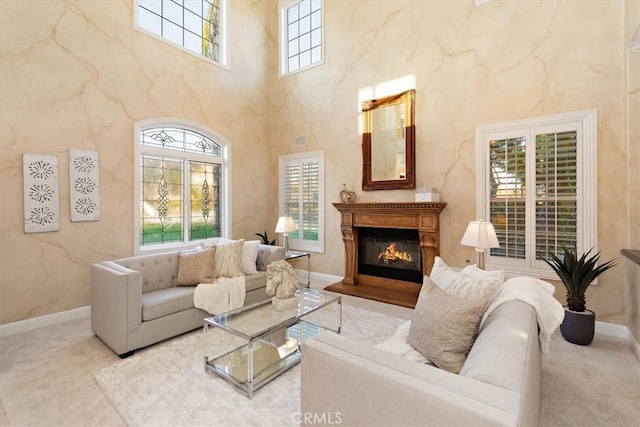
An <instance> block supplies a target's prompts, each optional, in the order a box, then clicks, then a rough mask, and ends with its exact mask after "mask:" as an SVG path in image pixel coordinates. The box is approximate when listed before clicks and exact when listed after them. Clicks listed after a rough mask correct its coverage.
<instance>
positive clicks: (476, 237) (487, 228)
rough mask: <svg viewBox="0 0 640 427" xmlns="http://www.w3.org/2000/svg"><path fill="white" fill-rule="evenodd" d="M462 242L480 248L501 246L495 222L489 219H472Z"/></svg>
mask: <svg viewBox="0 0 640 427" xmlns="http://www.w3.org/2000/svg"><path fill="white" fill-rule="evenodd" d="M460 243H462V244H463V245H465V246H473V247H474V248H478V249H486V248H499V247H500V242H498V237H497V236H496V230H494V228H493V224H491V223H490V222H489V221H471V222H470V223H469V225H468V226H467V230H466V231H465V232H464V236H462V240H461V241H460Z"/></svg>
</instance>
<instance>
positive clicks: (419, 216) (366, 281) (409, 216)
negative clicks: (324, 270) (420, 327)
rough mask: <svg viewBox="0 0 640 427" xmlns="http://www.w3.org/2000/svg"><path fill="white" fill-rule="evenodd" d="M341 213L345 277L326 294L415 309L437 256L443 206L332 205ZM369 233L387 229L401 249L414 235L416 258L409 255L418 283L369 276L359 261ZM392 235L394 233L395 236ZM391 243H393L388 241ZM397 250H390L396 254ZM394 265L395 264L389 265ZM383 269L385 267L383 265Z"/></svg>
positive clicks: (428, 203) (410, 280) (390, 204)
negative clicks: (417, 266)
mask: <svg viewBox="0 0 640 427" xmlns="http://www.w3.org/2000/svg"><path fill="white" fill-rule="evenodd" d="M333 205H334V207H335V208H336V209H337V210H338V211H339V212H340V229H341V233H342V240H343V242H344V247H345V277H344V279H343V280H342V281H341V282H339V283H336V284H333V285H331V286H328V287H327V290H330V291H334V292H340V293H343V294H348V295H356V296H359V297H363V298H369V299H373V300H377V301H382V302H387V303H391V304H397V305H402V306H405V307H411V308H413V307H415V303H416V301H417V299H418V294H419V293H420V288H421V283H422V280H421V279H422V276H423V275H424V274H429V273H430V272H431V268H432V267H433V261H434V258H435V257H436V255H438V254H439V252H440V212H442V210H443V209H444V208H445V206H446V205H447V204H446V203H444V202H424V203H382V202H381V203H334V204H333ZM371 229H387V231H385V232H386V233H389V235H390V236H391V237H398V239H397V240H401V241H402V242H403V243H402V244H403V245H404V240H406V239H405V238H404V236H406V235H407V233H408V232H410V233H413V234H414V235H415V234H417V241H418V245H419V257H418V256H417V254H415V251H414V254H412V255H411V258H412V262H415V259H416V258H419V259H420V264H421V265H420V269H419V273H418V274H419V276H418V277H419V279H417V277H416V276H414V277H413V278H412V279H411V278H409V279H407V278H406V277H401V278H397V277H396V278H393V277H384V275H379V274H376V272H375V271H374V274H373V275H372V274H371V272H372V271H371V270H369V269H368V268H367V267H365V268H364V271H363V265H362V263H361V262H359V261H360V250H361V247H360V245H361V242H360V238H361V237H364V238H367V237H368V236H369V235H370V230H371ZM394 232H395V233H394ZM391 240H393V239H391ZM397 243H398V242H396V247H395V248H392V249H390V250H391V251H392V252H395V251H396V250H397V249H398V247H397V246H398V244H397ZM390 262H394V261H390ZM383 267H384V265H383Z"/></svg>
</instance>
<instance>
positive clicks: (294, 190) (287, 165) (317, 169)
mask: <svg viewBox="0 0 640 427" xmlns="http://www.w3.org/2000/svg"><path fill="white" fill-rule="evenodd" d="M279 163H280V216H284V215H286V216H290V217H292V218H293V220H294V221H295V223H296V225H297V227H298V230H297V231H295V232H293V233H289V247H290V248H291V249H296V250H303V251H313V252H323V251H324V221H323V213H324V153H323V152H322V151H314V152H310V153H300V154H289V155H284V156H280V161H279Z"/></svg>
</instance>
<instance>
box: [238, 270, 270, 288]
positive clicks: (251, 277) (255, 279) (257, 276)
mask: <svg viewBox="0 0 640 427" xmlns="http://www.w3.org/2000/svg"><path fill="white" fill-rule="evenodd" d="M266 283H267V272H266V271H258V272H257V273H254V274H247V275H246V276H244V286H245V289H246V290H247V292H251V291H255V290H256V289H260V288H264V287H265V285H266Z"/></svg>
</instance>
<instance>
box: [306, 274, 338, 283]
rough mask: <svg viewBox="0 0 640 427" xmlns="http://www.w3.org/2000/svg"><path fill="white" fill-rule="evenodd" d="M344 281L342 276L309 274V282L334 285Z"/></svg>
mask: <svg viewBox="0 0 640 427" xmlns="http://www.w3.org/2000/svg"><path fill="white" fill-rule="evenodd" d="M342 279H344V276H334V275H333V274H325V273H316V272H314V271H312V272H311V280H317V281H319V282H327V283H336V282H340V281H342Z"/></svg>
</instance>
